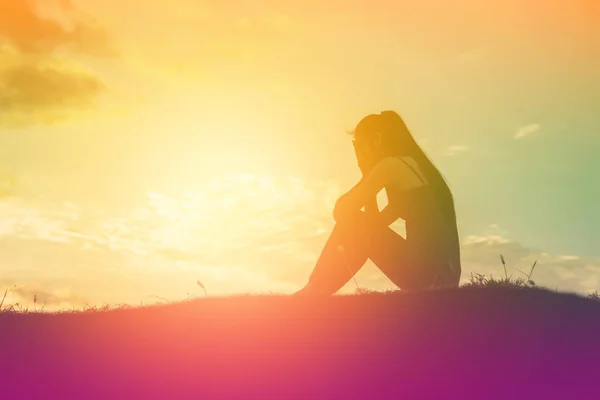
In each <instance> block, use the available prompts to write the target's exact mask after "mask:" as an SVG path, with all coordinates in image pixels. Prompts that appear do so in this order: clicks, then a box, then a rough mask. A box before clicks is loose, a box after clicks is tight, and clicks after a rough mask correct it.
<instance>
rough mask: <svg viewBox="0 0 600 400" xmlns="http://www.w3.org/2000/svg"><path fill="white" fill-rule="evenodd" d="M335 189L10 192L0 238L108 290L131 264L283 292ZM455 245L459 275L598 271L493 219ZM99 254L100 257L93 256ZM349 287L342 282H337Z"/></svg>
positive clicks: (247, 185) (226, 185)
mask: <svg viewBox="0 0 600 400" xmlns="http://www.w3.org/2000/svg"><path fill="white" fill-rule="evenodd" d="M341 192H342V190H341V188H340V187H339V186H338V185H337V184H336V183H335V182H332V181H304V180H299V179H295V178H291V177H290V178H286V179H283V178H282V179H267V178H261V177H257V176H251V175H235V176H230V177H228V178H226V179H220V180H218V181H215V182H213V183H208V184H206V186H205V188H204V189H203V190H200V191H196V192H191V193H187V194H185V195H181V196H170V195H167V194H164V193H156V192H152V193H148V196H147V202H146V204H143V205H141V207H139V208H137V209H129V210H123V212H122V213H119V214H108V213H106V212H99V210H86V209H85V208H84V207H82V206H80V205H79V206H78V205H75V204H68V203H56V204H52V203H50V202H48V201H46V202H45V204H44V206H43V207H42V206H36V205H34V204H26V203H25V202H24V201H23V200H19V199H18V198H12V199H11V200H10V201H5V202H4V203H0V206H1V207H0V214H1V215H2V219H1V220H0V221H1V223H0V235H2V236H3V238H2V241H3V242H5V241H6V240H7V239H10V238H12V239H13V240H17V239H18V240H20V241H23V242H24V241H29V242H30V243H32V245H31V246H32V247H31V248H33V246H34V244H35V243H42V242H45V243H48V246H49V247H48V249H55V248H61V249H63V250H62V251H63V253H64V255H62V256H61V258H60V260H67V259H70V260H74V257H76V256H77V257H79V258H80V260H79V261H69V265H66V266H63V267H60V268H61V269H57V270H49V269H48V266H47V262H48V261H47V260H48V257H47V256H45V255H44V254H46V253H45V252H47V251H50V250H44V251H39V252H38V253H35V252H34V253H31V254H38V255H37V256H35V257H34V256H31V257H29V259H28V261H27V266H28V268H38V269H39V270H40V271H47V272H46V274H47V275H48V276H53V274H55V275H57V274H60V272H59V271H63V272H62V274H63V275H66V274H68V275H69V276H71V277H72V279H76V278H77V277H78V276H84V275H85V277H86V278H87V279H90V278H91V277H92V276H94V277H95V276H97V277H98V279H100V278H103V279H106V275H107V272H108V271H109V270H112V271H115V272H114V273H113V274H112V275H111V279H112V281H111V282H110V283H107V284H106V285H107V286H106V287H105V288H104V289H102V288H101V287H100V286H97V287H95V290H96V291H97V292H101V290H105V291H106V292H107V296H108V294H111V295H114V296H117V295H119V296H121V295H128V296H131V297H133V296H134V294H138V293H140V291H141V290H142V289H140V287H141V286H140V287H137V288H135V289H132V288H129V289H127V291H124V292H121V291H117V289H116V286H117V285H118V284H119V281H120V280H122V279H123V276H126V275H127V274H129V273H132V272H131V271H135V274H136V279H137V281H138V282H140V283H139V284H137V285H138V286H139V285H142V284H144V285H146V283H145V282H146V279H149V277H152V276H160V277H162V278H161V279H162V280H164V279H167V278H168V279H169V282H170V285H169V287H168V288H165V287H164V285H161V286H157V289H156V290H154V289H153V290H152V291H148V293H145V292H142V293H141V294H140V296H145V295H147V294H155V295H160V296H163V297H168V298H173V296H178V295H180V294H181V295H183V294H185V292H186V291H187V290H193V288H192V289H181V290H178V291H177V290H176V288H178V287H181V288H183V287H187V286H186V285H187V284H189V285H190V287H193V286H194V285H192V284H194V283H195V282H196V280H198V279H199V280H201V281H202V282H203V284H204V285H205V286H206V287H207V289H208V291H209V292H210V293H211V294H226V293H244V292H262V293H265V292H268V291H270V290H271V291H274V292H280V293H289V292H292V291H294V290H297V289H299V288H300V287H301V286H302V285H303V284H305V283H306V280H307V279H308V276H309V274H310V272H311V271H312V268H313V266H314V264H315V262H316V260H317V258H318V256H319V253H320V251H321V248H322V246H323V245H324V243H325V241H326V240H327V237H328V235H329V233H330V232H331V229H332V228H333V226H334V221H333V219H332V216H331V210H332V207H333V204H334V202H335V200H336V198H337V196H338V195H339V194H341ZM461 244H462V262H463V282H464V281H467V280H468V278H469V275H470V273H471V272H477V273H482V274H486V275H494V276H496V277H500V276H503V275H504V269H503V267H502V264H501V263H500V258H499V257H500V254H502V255H503V256H504V258H505V260H506V262H507V266H508V272H509V274H513V275H515V276H519V275H520V272H519V271H518V270H517V269H520V270H521V271H524V272H528V271H529V267H530V265H531V264H532V263H533V262H534V261H536V260H537V261H538V264H537V267H536V270H535V271H534V275H533V279H534V281H535V282H536V283H537V284H539V285H541V286H546V287H550V288H558V289H560V290H566V291H575V292H583V293H588V292H590V291H594V290H598V289H600V286H599V285H600V282H599V281H598V279H596V278H595V277H598V276H600V260H594V259H586V258H583V257H576V256H574V255H562V254H561V255H549V254H547V253H546V252H544V251H542V250H539V249H534V248H530V247H527V246H525V245H523V244H520V243H518V242H515V241H511V240H510V239H509V238H508V237H506V236H505V234H504V233H503V232H502V231H501V230H500V229H499V228H498V227H497V226H493V227H491V231H490V232H486V233H484V234H479V235H467V236H464V237H462V240H461ZM50 245H51V246H50ZM36 246H38V248H39V245H36ZM13 247H14V246H13ZM21 247H23V246H21ZM25 247H27V246H25ZM10 249H11V247H7V248H6V249H5V250H6V251H5V252H4V253H1V254H0V265H9V264H10V262H7V261H6V260H7V257H10ZM52 251H54V250H52ZM63 253H61V254H63ZM69 254H70V255H69ZM101 258H104V259H105V260H106V261H103V262H102V263H99V261H98V260H100V259H101ZM18 259H19V258H18V257H17V260H18ZM21 259H22V256H21ZM3 260H4V261H3ZM57 260H58V258H57ZM109 260H113V261H109ZM21 262H24V261H21ZM57 262H58V261H57ZM90 263H93V264H94V265H97V267H95V268H96V269H95V270H93V271H90V270H89V269H88V267H87V264H90ZM3 268H4V267H3ZM2 271H3V275H4V276H7V275H6V273H5V272H6V270H5V269H3V270H2ZM67 271H69V272H67ZM32 274H33V272H32ZM97 274H98V275H97ZM33 275H35V274H33ZM93 279H96V278H93ZM357 280H358V283H359V285H360V286H361V287H365V288H371V289H377V290H385V289H392V288H394V286H393V284H392V283H391V282H389V281H388V280H387V278H386V277H385V276H384V275H383V274H382V273H381V272H380V271H379V270H378V269H377V268H375V267H374V266H373V265H372V263H370V262H369V263H368V265H367V266H365V268H363V270H361V271H360V272H359V274H358V275H357ZM161 282H162V281H161ZM145 287H147V286H145ZM353 287H354V283H353V281H350V282H349V283H348V285H347V286H346V289H347V290H352V289H353ZM119 290H125V289H119ZM144 290H145V289H144ZM148 290H149V289H148ZM96 298H99V294H97V295H96ZM100 298H101V297H100Z"/></svg>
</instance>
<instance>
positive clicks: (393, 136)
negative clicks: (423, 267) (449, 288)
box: [351, 111, 461, 284]
mask: <svg viewBox="0 0 600 400" xmlns="http://www.w3.org/2000/svg"><path fill="white" fill-rule="evenodd" d="M377 132H378V133H380V134H381V146H382V147H383V149H384V151H385V152H386V154H387V155H388V156H392V157H400V156H407V157H411V158H412V159H414V160H415V162H416V163H417V165H418V166H419V168H420V169H421V171H423V175H424V176H425V178H426V180H427V181H428V182H429V184H430V185H431V187H432V189H433V190H434V193H435V196H436V199H437V203H438V205H439V208H440V212H441V213H442V217H443V219H444V221H445V223H446V227H447V229H448V237H447V243H448V245H449V249H448V250H449V254H450V262H451V263H452V266H453V269H454V273H455V274H458V276H460V270H461V266H460V244H459V238H458V227H457V223H456V211H455V208H454V198H453V196H452V191H451V190H450V187H449V186H448V183H447V182H446V179H445V178H444V176H443V175H442V173H441V172H440V171H439V170H438V169H437V167H436V166H435V165H434V164H433V162H432V161H431V160H430V159H429V157H427V155H426V154H425V152H424V151H423V149H422V148H421V146H419V144H418V143H417V142H416V140H415V139H414V137H413V136H412V134H411V133H410V131H409V130H408V127H407V126H406V124H405V123H404V121H403V120H402V118H401V117H400V115H398V114H397V113H396V112H394V111H383V112H382V113H381V114H370V115H367V116H366V117H364V118H363V119H362V120H361V121H360V122H359V123H358V125H357V126H356V129H355V130H354V132H351V133H352V134H354V137H355V139H356V140H357V142H364V143H369V142H371V143H372V142H373V140H374V134H375V133H377ZM456 284H458V281H456Z"/></svg>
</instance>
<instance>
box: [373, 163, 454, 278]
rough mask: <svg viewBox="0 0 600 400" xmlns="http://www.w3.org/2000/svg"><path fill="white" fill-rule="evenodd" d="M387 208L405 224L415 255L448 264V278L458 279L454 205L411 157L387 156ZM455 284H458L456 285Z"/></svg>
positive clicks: (444, 188) (439, 183)
mask: <svg viewBox="0 0 600 400" xmlns="http://www.w3.org/2000/svg"><path fill="white" fill-rule="evenodd" d="M381 162H386V163H388V168H386V170H387V171H389V173H388V176H387V179H386V181H387V182H386V192H387V194H388V205H389V206H390V207H392V208H393V209H395V211H396V214H397V215H398V217H399V218H402V219H403V220H404V221H405V222H406V240H407V242H408V243H410V246H411V248H412V249H413V251H414V252H415V253H417V254H421V255H423V256H424V257H425V256H427V257H434V258H436V259H437V260H439V262H443V263H446V262H448V261H449V262H450V264H451V270H452V275H456V276H460V270H461V266H460V249H459V241H458V229H457V225H456V216H455V211H454V202H453V199H452V195H451V192H450V189H449V188H448V186H447V185H446V183H445V182H444V181H443V179H442V180H438V181H437V185H436V184H434V183H432V182H430V181H434V182H435V177H433V178H434V179H427V176H426V175H425V174H424V172H423V170H422V169H421V168H420V166H419V164H418V163H417V162H416V161H415V160H414V159H413V158H411V157H405V156H397V157H388V158H387V159H385V160H382V161H381ZM456 283H458V282H456Z"/></svg>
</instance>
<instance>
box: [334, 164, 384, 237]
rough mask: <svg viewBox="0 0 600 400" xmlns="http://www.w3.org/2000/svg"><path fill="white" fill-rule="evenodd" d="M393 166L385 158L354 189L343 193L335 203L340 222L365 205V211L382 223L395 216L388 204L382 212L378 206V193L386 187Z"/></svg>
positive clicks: (335, 212) (337, 217)
mask: <svg viewBox="0 0 600 400" xmlns="http://www.w3.org/2000/svg"><path fill="white" fill-rule="evenodd" d="M391 167H392V165H391V164H390V163H389V162H386V161H385V160H384V161H382V162H380V163H378V164H377V165H376V166H375V167H373V168H372V169H371V170H370V171H369V173H368V174H366V175H365V176H364V177H363V178H362V179H361V180H360V181H359V182H358V183H357V184H356V185H355V186H354V187H353V188H352V189H350V190H349V191H348V192H347V193H345V194H344V195H342V196H341V197H340V198H339V199H338V201H337V202H336V204H335V208H334V210H333V217H334V219H335V220H336V221H338V222H339V221H340V220H343V219H348V218H352V216H353V215H355V213H357V212H360V210H361V208H363V207H364V208H365V213H367V214H369V216H370V217H372V218H375V219H377V220H380V221H381V223H385V222H386V221H387V220H389V219H391V218H392V216H393V210H392V208H390V207H389V206H388V207H386V208H385V209H384V210H382V212H379V210H378V207H377V194H378V193H379V192H380V191H381V189H383V188H384V187H385V184H386V183H387V181H388V179H389V177H390V175H391V172H392V171H391V170H390V168H391ZM386 210H387V211H386ZM391 222H393V220H390V222H389V223H391ZM388 225H389V224H388Z"/></svg>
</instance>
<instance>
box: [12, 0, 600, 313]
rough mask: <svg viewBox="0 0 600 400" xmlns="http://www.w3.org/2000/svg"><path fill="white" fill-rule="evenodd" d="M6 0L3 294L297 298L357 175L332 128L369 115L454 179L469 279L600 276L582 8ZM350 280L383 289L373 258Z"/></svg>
mask: <svg viewBox="0 0 600 400" xmlns="http://www.w3.org/2000/svg"><path fill="white" fill-rule="evenodd" d="M0 10H1V12H0V217H1V218H0V247H1V248H2V251H0V289H1V288H10V287H14V285H16V288H14V289H13V291H12V292H10V294H9V296H8V297H7V301H9V302H12V303H15V302H19V303H20V304H24V305H31V302H32V298H33V294H37V299H38V303H43V302H45V303H46V305H47V306H46V307H47V308H48V309H51V308H56V309H58V308H65V307H80V306H82V305H84V304H103V303H107V304H119V303H128V304H138V303H149V302H152V301H155V300H156V299H157V298H163V299H168V300H170V301H176V300H181V299H184V298H186V297H189V296H196V295H202V293H203V292H202V290H201V289H200V288H199V287H198V286H197V284H196V282H197V281H198V280H200V281H201V282H202V283H203V284H204V286H205V287H206V289H207V293H208V294H209V295H227V294H233V293H269V292H273V293H292V292H294V291H296V290H298V289H300V288H301V287H302V286H303V285H304V284H305V283H306V280H307V279H308V276H309V274H310V272H311V271H312V268H313V266H314V263H315V261H316V259H317V257H318V254H319V251H320V248H321V246H322V245H323V244H324V243H325V240H326V238H327V235H328V233H329V232H330V230H331V229H332V227H333V219H332V215H331V214H332V208H333V204H334V202H335V200H336V199H337V197H338V196H339V195H341V194H342V193H343V192H344V191H345V190H347V189H349V188H350V187H351V186H352V185H353V184H354V183H355V182H356V180H357V179H358V178H359V177H360V173H359V171H358V168H357V166H356V163H355V160H354V155H353V151H352V147H351V142H350V139H349V136H348V135H347V134H346V133H345V132H346V131H348V130H351V129H352V128H353V127H354V126H355V125H356V123H357V122H358V121H359V120H360V119H361V118H362V117H363V116H365V115H367V114H370V113H378V112H380V111H382V110H386V109H391V110H395V111H397V112H398V113H399V114H400V115H401V116H402V117H403V118H404V120H405V121H406V123H407V125H408V127H409V129H410V130H411V131H412V133H413V135H414V137H415V138H416V140H417V141H418V142H419V143H420V144H421V145H422V147H423V148H424V150H425V151H426V152H427V153H428V154H429V156H430V157H431V158H432V160H433V161H434V163H435V164H436V165H437V166H438V168H439V169H440V170H441V171H442V173H443V174H444V175H445V177H446V178H447V180H448V182H449V184H450V186H451V188H452V190H453V193H454V197H455V202H456V208H457V214H458V223H459V231H460V235H461V244H462V262H463V280H466V279H468V277H469V275H470V274H471V273H472V272H477V273H482V274H488V275H489V274H493V275H494V276H501V275H502V274H503V273H504V270H503V267H502V264H501V263H500V258H499V256H500V254H502V255H503V256H504V258H505V259H506V261H507V268H508V271H509V273H512V274H514V275H520V272H519V271H518V270H521V271H527V270H528V268H529V266H530V265H531V264H532V263H533V262H534V261H536V260H537V262H538V263H537V266H536V270H535V273H534V280H535V281H536V282H537V283H538V284H540V285H543V286H547V287H550V288H553V289H559V290H563V291H575V292H581V293H589V292H592V291H595V290H600V250H599V246H598V243H599V242H600V228H599V226H600V210H599V209H598V208H597V206H596V205H597V204H598V203H599V202H600V192H598V191H597V190H596V185H595V183H596V182H599V181H600V160H599V158H598V157H597V156H596V155H597V154H599V153H600V135H599V132H600V117H599V116H600V73H598V71H600V6H599V5H598V2H596V1H595V0H578V1H577V0H561V1H558V0H553V1H551V0H544V1H541V0H539V1H532V0H506V1H493V2H492V1H490V2H480V1H475V0H457V1H453V2H450V1H442V0H439V1H433V0H430V1H420V2H412V1H398V2H395V3H393V4H392V3H390V2H384V1H378V0H372V1H368V2H366V1H364V2H358V1H351V2H348V1H344V2H341V1H331V2H326V3H323V2H320V1H312V0H311V1H305V2H296V1H291V0H286V1H242V0H227V1H225V0H224V1H220V2H209V1H197V0H193V1H192V0H171V1H169V2H168V4H166V3H165V2H164V1H159V0H120V1H119V2H116V1H112V0H55V1H51V0H48V1H43V2H41V1H40V2H35V1H26V0H0ZM380 201H381V202H383V203H385V199H383V198H380ZM380 204H381V203H380ZM395 228H397V229H399V231H401V230H402V226H401V223H400V224H396V225H395ZM357 282H358V284H359V285H360V286H361V287H364V288H369V289H374V290H386V289H392V288H393V284H391V282H389V281H388V280H387V278H385V277H384V276H383V274H382V273H380V272H379V271H378V270H377V269H376V268H375V267H374V266H373V265H372V264H370V263H369V264H368V265H366V266H365V268H364V269H363V270H361V271H360V272H359V274H358V275H357ZM353 285H354V282H352V281H351V282H349V284H348V285H347V286H346V287H345V288H344V289H343V291H342V292H350V291H352V290H353V288H354V286H353Z"/></svg>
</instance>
